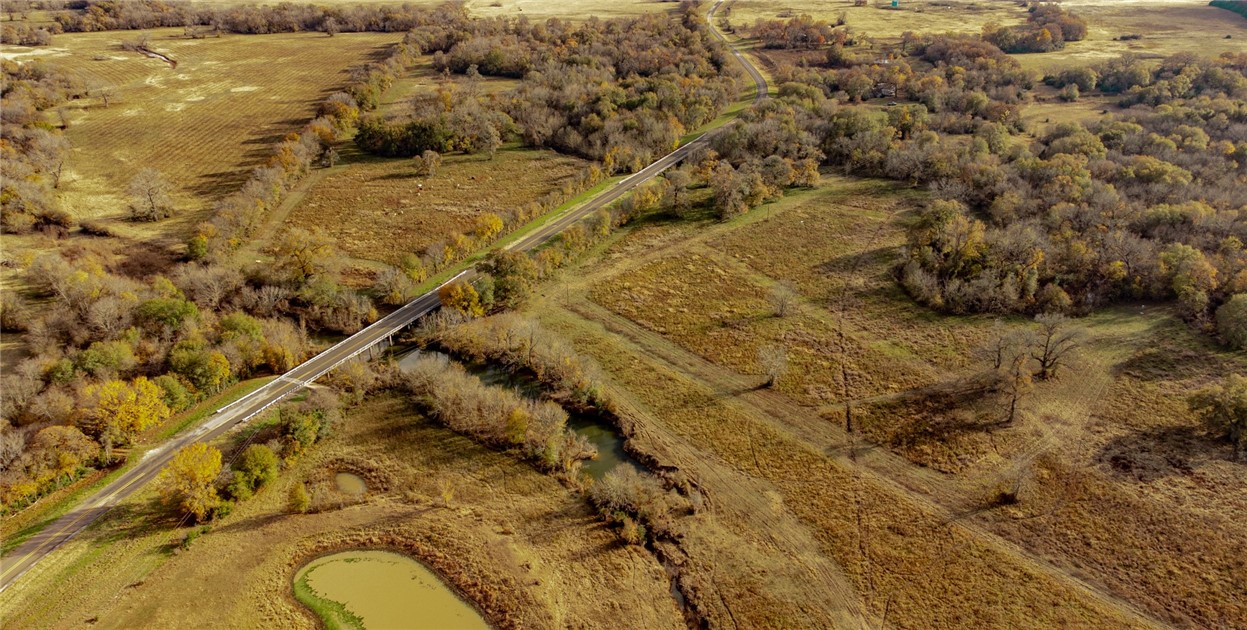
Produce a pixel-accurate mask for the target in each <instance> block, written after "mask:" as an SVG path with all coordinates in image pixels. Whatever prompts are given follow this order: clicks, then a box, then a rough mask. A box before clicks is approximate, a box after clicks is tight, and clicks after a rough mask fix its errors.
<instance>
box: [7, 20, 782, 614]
mask: <svg viewBox="0 0 1247 630" xmlns="http://www.w3.org/2000/svg"><path fill="white" fill-rule="evenodd" d="M720 4H722V1H721V0H720V2H717V3H715V5H714V6H713V7H712V8H711V9H710V12H709V17H710V18H711V19H713V17H714V13H715V11H717V10H718V9H719V5H720ZM711 26H712V28H711V30H712V32H713V33H714V34H715V36H716V37H718V38H719V39H721V40H724V41H726V40H725V38H724V37H723V35H722V34H721V33H719V31H718V30H717V29H715V28H713V23H712V24H711ZM732 52H733V54H735V55H736V58H737V59H738V60H739V61H740V63H741V65H742V66H743V67H744V68H745V71H746V72H747V73H748V74H749V76H750V78H751V79H753V82H754V85H755V87H756V88H757V94H756V96H755V97H754V102H755V103H757V102H760V101H762V100H763V99H765V98H766V94H767V92H766V79H764V78H763V77H762V74H761V73H759V72H758V70H757V68H755V67H754V66H753V64H751V63H750V62H749V61H748V59H746V58H745V57H744V56H743V55H742V54H741V53H740V52H739V51H737V50H736V49H735V48H733V49H732ZM717 132H718V131H717V130H716V131H715V132H711V133H708V134H705V135H702V136H701V137H699V138H697V139H695V140H693V141H692V142H689V143H688V144H686V145H684V146H682V147H680V148H678V149H676V150H675V151H672V152H671V153H669V154H667V155H665V156H663V157H662V158H659V159H658V160H657V161H655V162H654V163H652V164H650V165H649V166H647V167H645V168H643V169H641V170H640V171H637V172H636V173H634V174H632V175H630V176H628V177H627V178H625V179H624V180H622V181H620V182H618V183H617V184H615V185H614V186H611V187H610V188H608V189H607V190H605V191H603V192H601V193H599V194H598V195H597V196H595V197H593V198H592V199H591V200H588V201H586V202H585V203H583V204H581V205H579V206H576V207H573V208H570V209H568V210H567V211H565V212H564V213H563V214H562V215H560V216H558V217H557V218H555V219H553V220H551V221H549V222H548V223H546V224H545V225H543V226H542V227H541V228H539V229H537V230H534V231H532V232H530V233H529V234H526V235H525V236H524V237H523V238H520V239H517V240H516V241H514V242H513V243H511V244H510V245H508V246H507V247H508V249H515V250H519V251H527V250H531V249H534V248H536V247H539V246H541V245H542V244H543V243H546V242H547V241H549V240H550V239H551V238H554V237H555V236H556V235H558V234H559V233H560V232H562V231H563V230H564V229H566V228H567V227H569V226H571V225H572V224H574V223H577V222H579V221H581V220H583V219H585V218H586V217H588V216H590V215H591V214H593V213H594V212H597V211H598V210H600V209H602V208H605V207H606V206H608V205H610V204H611V203H612V202H614V201H615V200H617V199H619V198H620V197H622V196H623V195H625V194H627V193H628V192H630V191H631V190H632V189H634V188H636V187H637V186H639V185H641V184H643V183H645V182H647V181H649V180H651V179H653V178H654V177H656V176H657V175H658V174H660V173H662V172H663V171H665V170H666V169H668V168H670V167H671V166H674V165H675V164H678V163H679V162H680V160H682V159H684V157H685V156H687V155H688V154H689V152H691V151H693V150H695V149H697V148H698V147H701V146H705V145H706V144H708V143H709V142H710V138H711V137H713V136H714V135H715V133H717ZM475 275H476V272H475V271H473V270H470V269H469V270H467V271H464V272H462V273H460V274H458V275H456V276H455V277H453V278H451V279H450V280H448V281H447V282H448V283H449V282H455V281H457V280H471V279H472V278H473V277H475ZM439 288H440V287H439ZM440 306H441V304H440V302H439V301H438V297H437V290H436V289H434V290H432V291H429V292H428V293H425V294H424V295H422V296H420V297H418V298H416V299H415V300H412V301H411V302H409V303H408V304H407V305H406V306H403V307H402V308H400V309H398V310H397V311H394V312H393V313H391V314H389V315H387V316H386V317H384V318H382V319H379V320H377V321H376V322H374V323H373V324H372V325H370V326H368V327H367V328H365V329H364V330H361V331H359V332H358V333H355V334H354V335H352V336H351V337H349V338H347V339H345V340H343V341H341V342H339V343H338V344H337V345H335V346H333V347H332V348H329V349H328V350H325V351H324V352H321V353H320V354H318V355H316V356H314V357H312V358H311V359H309V360H308V361H307V362H305V363H303V364H302V365H299V366H298V367H296V368H294V369H293V370H290V371H289V372H287V373H285V374H283V375H282V376H279V377H278V378H276V379H274V380H272V381H270V382H269V383H267V384H266V385H265V386H264V387H261V388H260V389H257V390H256V391H254V392H252V393H251V394H248V395H247V396H245V397H243V398H241V399H239V400H238V401H237V402H234V403H232V404H230V405H228V406H226V407H223V408H221V409H219V410H217V412H216V413H214V414H213V415H212V416H211V417H209V419H208V420H207V421H206V422H204V424H202V425H200V426H199V427H198V428H196V429H195V430H194V431H190V432H187V433H185V434H182V435H179V436H177V437H175V438H173V439H171V440H169V441H168V442H165V443H164V444H162V445H161V446H159V447H157V448H154V449H152V450H151V451H148V452H147V453H146V454H145V455H144V457H143V459H142V461H140V462H139V463H138V464H136V465H134V466H133V467H132V468H130V469H129V470H127V471H126V472H125V473H123V474H122V475H121V476H119V477H118V478H117V479H115V480H114V481H113V482H112V483H109V484H108V485H107V486H105V487H104V488H103V489H101V490H99V491H98V492H96V493H95V494H93V495H91V496H90V497H88V498H87V499H86V500H84V501H83V502H82V504H81V505H79V506H78V507H77V508H75V509H73V510H71V511H70V512H68V513H66V514H65V515H64V516H62V517H61V518H59V519H57V520H56V521H54V522H53V523H52V524H50V525H49V526H47V527H45V528H44V529H43V531H41V532H40V533H38V534H36V535H35V536H33V537H31V538H30V540H27V541H26V542H25V543H23V544H22V545H21V546H19V547H18V548H17V549H15V550H13V551H12V552H11V553H8V554H6V555H5V556H4V557H3V558H0V592H3V591H4V590H5V589H7V588H8V587H9V586H11V585H12V584H13V583H14V582H16V581H17V579H18V578H20V577H22V576H23V575H25V574H26V572H27V571H29V570H30V569H31V568H33V567H34V566H35V565H36V564H37V563H38V562H39V561H40V560H41V559H43V558H44V557H45V556H47V555H48V554H49V553H51V552H52V551H53V550H55V549H56V548H57V547H60V546H61V545H62V544H64V543H65V542H66V541H68V540H70V539H71V538H73V537H74V536H75V535H77V534H78V532H80V531H82V530H83V529H85V528H86V527H87V526H88V525H90V524H91V523H93V522H95V521H96V520H97V519H98V518H99V517H100V516H102V515H103V514H104V513H105V512H107V511H108V510H109V508H111V507H112V506H114V505H116V504H118V503H119V502H121V501H123V500H125V499H126V497H129V496H130V495H132V494H134V493H135V492H137V491H138V490H139V489H140V488H142V487H143V486H144V485H145V484H147V483H148V482H149V481H151V480H152V479H154V478H155V477H156V475H158V474H159V473H160V470H161V469H162V468H164V466H165V464H167V463H168V462H169V460H170V459H172V457H173V454H174V453H176V452H177V451H178V450H179V449H181V448H182V447H184V446H186V445H188V444H191V443H193V442H198V441H201V440H212V439H215V438H216V437H218V436H220V435H222V434H224V433H225V432H227V431H229V430H230V429H232V428H234V427H236V426H238V425H239V424H241V423H243V422H246V421H247V420H249V419H251V418H253V417H255V416H256V415H259V414H260V413H262V412H263V411H264V410H266V409H268V408H269V407H271V406H273V405H275V404H277V403H278V402H281V401H282V400H283V399H285V398H286V397H288V396H290V395H292V394H294V393H296V392H298V391H299V390H301V389H303V388H304V387H306V386H307V385H308V383H311V382H312V381H314V380H316V379H317V378H320V377H321V376H323V375H324V374H325V373H326V372H329V371H330V370H332V369H334V368H336V367H338V366H339V365H341V364H343V363H345V362H346V361H348V360H350V359H351V358H353V357H355V356H357V355H359V354H361V353H363V352H366V351H367V350H368V349H369V348H371V347H373V346H375V345H376V344H377V343H378V342H380V341H382V340H384V339H386V338H387V337H390V336H391V335H393V334H395V333H397V332H399V331H401V330H402V329H403V328H405V327H407V326H408V325H410V324H411V323H412V322H414V321H415V320H417V319H419V318H421V317H423V316H424V315H427V314H429V313H431V312H433V311H434V310H437V308H439V307H440Z"/></svg>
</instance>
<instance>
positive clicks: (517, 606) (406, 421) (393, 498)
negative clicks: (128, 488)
mask: <svg viewBox="0 0 1247 630" xmlns="http://www.w3.org/2000/svg"><path fill="white" fill-rule="evenodd" d="M338 471H349V472H352V473H354V474H357V475H359V476H360V477H362V478H363V479H364V480H365V481H366V483H367V485H368V492H367V494H366V495H365V496H364V497H363V498H361V499H356V498H353V497H351V496H349V495H346V494H343V493H341V492H339V491H338V490H337V488H336V487H335V485H334V473H335V472H338ZM295 483H306V484H307V486H308V489H309V492H310V493H311V495H312V497H313V507H314V511H313V513H309V514H306V515H290V514H287V511H286V497H287V494H288V491H289V489H290V486H291V485H292V484H295ZM447 489H448V490H447ZM447 494H449V495H450V496H451V499H450V502H449V503H446V500H445V496H447ZM155 500H156V497H155V495H154V493H152V492H145V493H143V494H142V495H136V496H135V497H134V498H133V499H132V500H131V501H130V502H128V503H127V504H125V505H123V506H121V507H119V508H118V509H117V510H114V512H113V513H112V514H110V515H109V517H108V518H107V519H105V520H103V521H101V522H100V523H98V524H96V525H95V526H93V527H92V528H91V529H89V530H87V532H86V533H87V534H88V535H86V536H84V537H82V538H80V539H78V540H76V541H74V542H73V543H71V544H70V545H69V546H68V547H67V548H66V549H64V550H62V551H61V552H59V553H58V554H57V556H56V558H57V561H56V562H55V563H49V565H48V566H47V567H46V568H41V569H40V572H39V573H38V574H32V575H31V576H29V578H30V579H25V580H23V581H22V582H20V583H18V584H17V585H16V586H14V587H13V588H12V589H10V590H9V591H6V592H5V594H4V599H5V625H6V626H9V625H16V626H21V627H59V626H77V625H81V624H83V623H91V624H95V625H96V626H97V627H104V628H132V627H136V626H142V627H171V626H182V627H185V626H188V625H189V626H207V625H212V626H217V627H239V628H243V627H255V626H257V625H260V626H264V627H309V628H310V627H316V623H315V619H314V617H312V616H311V614H310V613H309V612H308V611H307V610H306V609H305V608H303V606H302V605H300V604H299V603H297V602H296V601H295V600H294V597H293V595H292V594H291V592H290V582H291V578H292V576H293V575H294V573H295V571H296V570H297V568H298V567H299V566H301V565H302V563H303V562H305V561H307V560H310V559H312V558H313V557H315V556H317V555H319V553H320V552H321V551H323V550H328V549H334V548H341V547H350V546H358V545H371V546H373V547H376V546H385V547H389V548H393V549H397V550H402V551H404V552H405V553H408V554H411V555H413V556H415V557H417V558H419V559H421V560H423V561H425V562H426V563H428V564H429V565H430V566H432V567H434V568H436V569H437V570H438V572H439V573H440V574H441V575H442V576H443V577H444V578H445V579H447V581H448V582H450V583H451V584H452V585H454V586H456V587H457V588H458V589H460V590H461V591H463V592H467V593H470V594H471V596H472V599H473V600H474V601H476V602H478V604H479V605H480V606H481V607H482V608H483V609H484V610H485V612H486V613H489V618H491V619H494V620H497V621H502V620H503V619H506V620H508V622H510V623H518V624H522V625H524V626H525V627H550V626H562V625H572V626H599V627H600V626H604V625H610V624H611V622H612V621H613V620H614V619H615V617H614V616H613V615H614V614H616V613H615V612H614V611H617V610H628V611H629V614H630V616H631V618H633V619H635V620H636V621H637V623H639V624H642V625H644V627H647V628H678V627H682V626H683V622H682V619H681V617H680V611H679V610H678V608H677V607H676V605H675V602H674V600H673V599H672V598H671V596H670V594H669V592H668V589H669V584H668V577H667V575H666V573H665V572H664V571H663V569H662V567H661V566H660V565H659V564H658V563H657V561H656V560H654V557H653V556H652V555H651V554H648V553H646V552H644V551H643V550H640V549H639V548H637V547H631V546H626V545H621V544H618V543H617V542H616V536H615V534H614V533H612V532H611V531H609V530H608V529H606V528H605V527H604V526H603V525H601V524H600V523H599V522H598V521H597V519H596V517H595V516H594V515H593V514H592V512H591V510H590V508H589V507H588V506H587V505H585V504H584V502H583V500H581V499H580V498H579V497H578V496H577V495H575V494H573V493H572V492H570V491H569V490H568V489H566V488H564V487H563V486H562V485H560V484H559V482H558V481H557V480H555V479H553V478H551V477H549V476H547V475H544V474H542V473H540V472H538V471H536V470H534V469H533V468H532V467H531V466H529V465H528V464H524V463H520V462H517V461H515V460H514V459H513V458H512V457H510V456H508V455H506V454H502V453H497V452H493V451H490V450H488V449H486V448H483V447H481V446H478V445H477V444H475V443H473V442H472V441H471V440H469V439H467V438H465V437H461V436H458V435H456V434H454V433H452V432H451V431H449V430H447V429H444V428H441V427H439V426H436V425H434V424H431V423H429V422H428V421H426V420H424V419H423V418H421V417H420V416H419V415H417V414H415V413H414V412H412V411H411V410H410V406H409V404H408V403H407V402H405V401H403V400H400V399H398V398H396V397H383V398H378V399H376V400H372V401H370V402H368V403H366V404H364V405H363V406H361V407H359V408H357V409H355V410H353V411H351V412H350V413H349V415H348V416H347V418H346V419H345V420H344V421H343V422H342V423H341V425H340V427H339V429H338V431H337V432H336V434H335V435H334V437H332V438H330V439H329V441H327V442H325V443H323V444H321V445H319V446H317V448H316V450H315V451H314V452H313V455H312V456H310V457H305V458H303V459H302V460H300V461H299V463H298V464H297V465H296V466H295V467H294V468H293V469H292V470H290V471H288V472H286V473H283V474H282V476H281V481H280V483H277V484H274V485H273V486H272V487H270V488H266V489H265V490H264V491H263V492H261V493H260V494H258V495H257V496H256V497H255V498H254V499H252V500H251V501H249V502H247V503H246V504H245V505H242V506H240V509H238V510H237V511H235V512H234V513H233V514H232V515H231V516H230V517H228V518H227V519H226V520H225V521H223V522H218V523H215V524H213V525H212V526H211V528H210V531H208V532H207V533H206V534H204V535H202V536H201V537H200V538H198V539H197V540H196V541H195V542H194V543H192V544H190V545H189V546H188V547H185V548H183V546H182V544H181V543H182V539H183V536H184V535H185V533H186V532H187V531H189V529H188V528H172V527H170V525H171V523H167V522H165V521H163V520H160V517H159V516H154V515H159V514H161V513H162V512H161V511H159V510H151V509H150V507H151V506H149V503H151V502H153V501H155ZM190 529H198V528H190ZM192 584H193V585H196V586H195V587H193V588H188V585H192ZM53 602H54V603H55V604H54V605H53ZM502 611H509V612H502Z"/></svg>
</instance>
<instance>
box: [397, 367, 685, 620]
mask: <svg viewBox="0 0 1247 630" xmlns="http://www.w3.org/2000/svg"><path fill="white" fill-rule="evenodd" d="M391 356H392V357H393V359H394V360H395V361H396V363H397V364H398V367H399V369H400V370H401V371H403V372H407V371H409V370H411V368H412V366H414V364H415V363H416V362H417V361H419V360H421V359H422V358H430V357H431V358H436V359H438V360H442V361H447V362H448V363H449V362H454V363H457V364H459V365H461V366H462V367H463V368H464V369H465V370H467V372H468V373H470V374H472V375H474V376H476V377H477V378H478V379H480V380H481V382H482V383H484V384H486V385H491V386H496V387H505V388H508V389H512V390H514V391H516V392H517V393H519V394H521V395H523V396H525V397H527V398H529V399H532V400H550V397H549V396H547V395H546V394H545V389H544V388H543V386H542V384H541V383H540V382H539V381H538V380H537V379H536V378H534V377H533V376H532V375H530V374H526V373H524V372H522V371H510V370H507V369H505V368H503V367H501V366H499V365H496V364H493V363H489V362H486V361H479V360H475V361H468V360H461V359H460V358H459V357H456V356H454V355H452V354H451V353H449V352H445V351H442V350H440V349H427V348H421V347H418V346H415V345H403V346H396V347H394V348H393V349H392V355H391ZM562 407H563V409H564V411H566V412H567V415H568V419H567V426H568V428H569V429H571V430H572V431H574V432H575V433H576V434H577V435H580V436H582V437H584V438H585V439H586V440H588V441H589V443H590V444H592V445H593V446H594V447H595V448H596V449H597V457H596V458H594V459H592V460H589V461H586V462H584V463H583V467H582V471H583V472H584V473H586V474H587V475H588V476H589V477H591V478H592V479H593V480H594V481H595V482H597V481H601V480H602V479H603V477H605V476H606V474H607V473H609V472H611V471H612V470H616V469H617V468H619V467H621V466H622V467H626V468H631V469H633V470H635V471H638V472H654V470H655V469H660V468H661V466H660V465H658V464H657V462H654V461H652V462H651V465H650V466H647V465H646V464H644V463H642V461H641V459H642V458H644V459H649V460H652V459H653V458H652V457H648V458H646V457H645V455H644V454H641V453H637V454H635V455H634V454H633V453H631V452H629V450H628V441H627V438H626V436H625V435H624V432H623V430H622V428H621V427H619V426H616V424H614V423H612V421H611V420H610V419H608V418H606V417H603V415H604V414H598V413H593V412H592V411H586V410H583V409H577V408H574V407H570V406H568V405H566V404H563V405H562ZM615 420H616V421H618V418H616V419H615ZM650 550H651V551H652V552H653V553H654V555H655V557H656V558H657V559H658V561H659V562H660V563H661V564H662V566H663V569H664V571H665V572H666V574H667V577H668V579H669V581H670V593H671V597H672V599H673V600H674V601H675V603H676V605H677V607H678V608H679V610H680V611H681V613H682V614H683V615H684V618H685V621H686V622H687V623H688V624H689V626H690V627H700V626H701V625H703V623H702V618H701V617H700V616H699V615H698V614H697V612H696V610H695V608H694V607H693V606H691V605H690V603H689V601H688V598H687V597H686V595H685V593H684V592H683V588H684V587H683V586H682V584H681V581H680V568H679V566H678V564H677V563H678V562H680V560H677V559H673V556H676V557H679V558H681V559H682V557H683V556H684V554H683V553H682V552H679V551H678V543H676V542H675V541H666V542H665V543H664V544H653V545H650ZM672 551H676V553H674V554H673V553H672Z"/></svg>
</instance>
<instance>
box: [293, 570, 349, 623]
mask: <svg viewBox="0 0 1247 630" xmlns="http://www.w3.org/2000/svg"><path fill="white" fill-rule="evenodd" d="M294 598H295V599H297V600H299V603H300V604H303V605H304V606H307V607H308V609H309V610H311V611H312V612H313V613H315V614H316V616H317V617H318V618H319V619H320V620H321V623H324V624H325V628H326V630H364V620H363V618H361V617H360V616H359V615H356V614H355V613H353V612H351V611H350V610H348V609H347V607H346V606H343V605H342V604H341V603H340V602H335V601H333V600H331V599H325V598H323V597H321V596H320V594H319V593H317V592H316V589H314V588H312V587H311V585H310V584H308V583H307V574H306V573H305V574H303V575H301V576H299V578H298V579H296V580H295V581H294Z"/></svg>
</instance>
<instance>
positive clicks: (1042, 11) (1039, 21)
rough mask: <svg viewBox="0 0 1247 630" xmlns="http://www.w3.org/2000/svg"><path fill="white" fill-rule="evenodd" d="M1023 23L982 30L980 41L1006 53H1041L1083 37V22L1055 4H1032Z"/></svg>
mask: <svg viewBox="0 0 1247 630" xmlns="http://www.w3.org/2000/svg"><path fill="white" fill-rule="evenodd" d="M1028 11H1029V13H1030V15H1029V16H1027V19H1026V23H1025V24H1023V25H1021V26H1013V27H1009V26H1000V25H999V24H995V23H991V24H988V25H986V26H984V27H983V39H984V40H986V41H988V42H991V43H992V44H995V45H996V46H997V47H999V48H1000V49H1001V50H1003V51H1005V52H1007V53H1043V52H1051V51H1053V50H1060V49H1062V48H1064V47H1065V42H1076V41H1079V40H1082V39H1083V38H1085V37H1086V36H1087V22H1086V20H1084V19H1082V18H1080V17H1078V16H1077V15H1074V13H1073V12H1071V11H1067V10H1066V9H1064V8H1063V7H1061V5H1060V4H1058V3H1055V2H1032V3H1031V5H1030V8H1029V9H1028Z"/></svg>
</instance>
